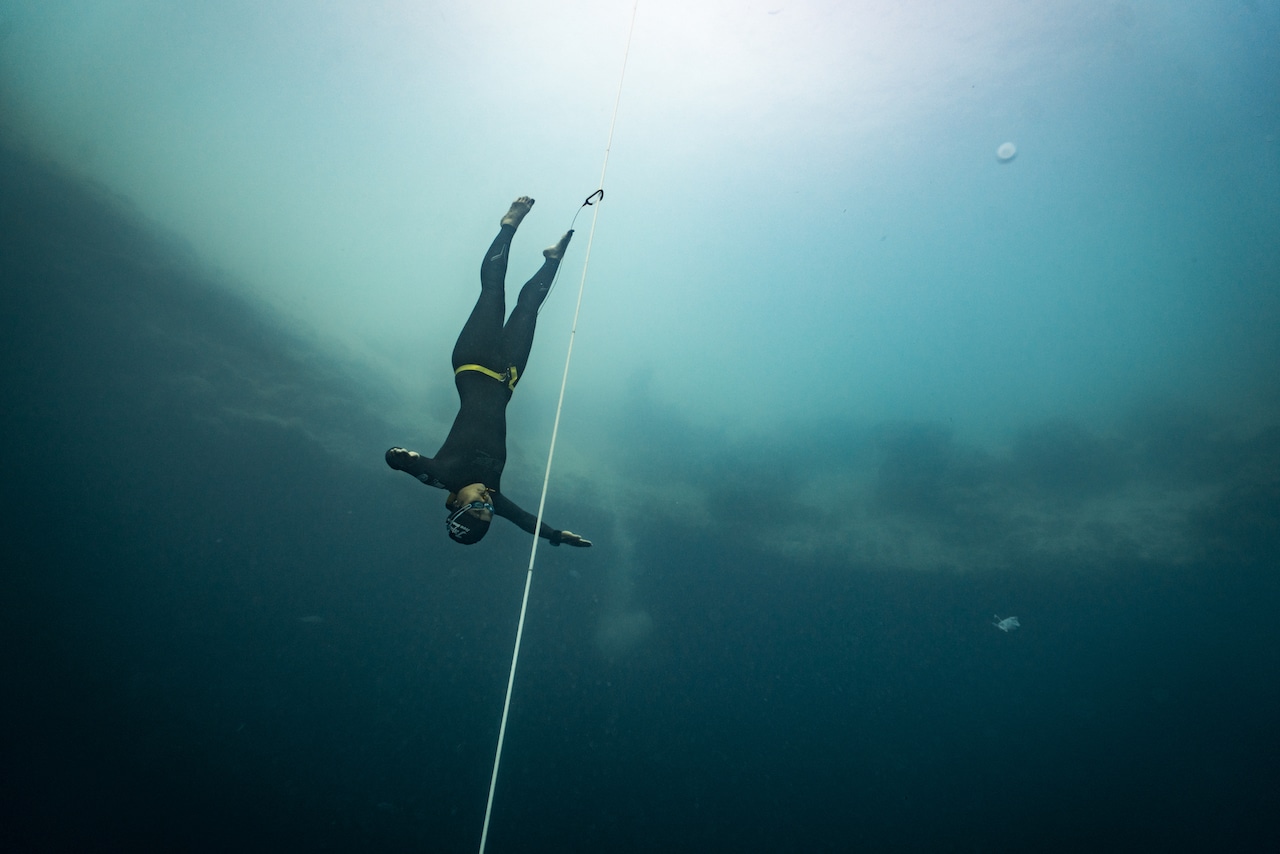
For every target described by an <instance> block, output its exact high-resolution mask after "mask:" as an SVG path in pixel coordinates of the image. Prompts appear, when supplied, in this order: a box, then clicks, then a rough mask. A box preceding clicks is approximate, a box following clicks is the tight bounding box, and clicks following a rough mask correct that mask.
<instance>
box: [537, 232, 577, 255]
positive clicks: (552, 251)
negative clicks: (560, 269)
mask: <svg viewBox="0 0 1280 854" xmlns="http://www.w3.org/2000/svg"><path fill="white" fill-rule="evenodd" d="M572 237H573V232H572V231H566V232H565V233H564V237H562V238H560V240H559V242H557V243H555V244H554V245H552V246H548V247H547V248H546V249H543V250H542V257H543V258H550V259H551V260H553V261H559V260H560V259H561V258H563V257H564V250H566V249H568V248H569V240H570V239H572Z"/></svg>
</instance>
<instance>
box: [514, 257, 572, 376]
mask: <svg viewBox="0 0 1280 854" xmlns="http://www.w3.org/2000/svg"><path fill="white" fill-rule="evenodd" d="M559 268H560V259H559V258H548V259H547V260H546V261H544V262H543V263H542V269H540V270H538V272H537V273H535V274H534V276H533V278H532V279H530V280H529V281H528V282H526V283H525V286H524V287H523V288H521V289H520V297H519V298H518V299H517V300H516V307H515V308H514V309H513V310H512V311H511V317H510V318H509V319H508V320H507V325H506V327H505V328H504V329H503V330H502V358H503V364H504V365H514V366H515V368H516V370H517V371H519V373H520V376H524V366H525V364H526V363H527V362H528V361H529V352H530V351H531V350H532V349H533V333H534V330H535V327H536V326H537V323H538V309H539V308H541V307H542V301H543V300H544V299H546V298H547V292H548V291H550V290H551V283H552V282H553V281H555V278H556V270H558V269H559Z"/></svg>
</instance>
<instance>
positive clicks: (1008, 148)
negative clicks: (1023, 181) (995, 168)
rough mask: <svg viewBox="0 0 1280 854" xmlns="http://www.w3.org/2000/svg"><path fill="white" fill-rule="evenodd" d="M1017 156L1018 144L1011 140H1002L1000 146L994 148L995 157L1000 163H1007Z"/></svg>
mask: <svg viewBox="0 0 1280 854" xmlns="http://www.w3.org/2000/svg"><path fill="white" fill-rule="evenodd" d="M1017 156H1018V146H1016V145H1014V144H1013V143H1012V142H1002V143H1000V147H999V148H997V149H996V159H997V160H999V161H1000V162H1001V163H1008V162H1009V161H1010V160H1012V159H1013V158H1015V157H1017Z"/></svg>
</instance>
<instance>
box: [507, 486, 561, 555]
mask: <svg viewBox="0 0 1280 854" xmlns="http://www.w3.org/2000/svg"><path fill="white" fill-rule="evenodd" d="M490 496H491V497H492V499H493V512H494V513H497V514H498V515H499V516H501V517H502V518H504V519H510V520H511V521H512V522H515V523H516V524H517V525H519V526H520V527H521V528H523V529H524V530H526V531H528V532H529V533H530V534H532V533H533V525H534V523H535V522H537V521H538V518H537V517H536V516H534V515H533V514H532V513H528V512H526V511H524V510H521V509H520V507H519V505H517V504H516V503H515V502H514V501H512V500H511V499H510V498H507V497H506V496H505V495H503V494H502V493H501V492H493V493H490ZM561 533H562V532H561V531H557V530H556V529H555V528H553V527H551V526H550V525H548V524H547V523H546V522H543V523H542V527H541V528H539V529H538V536H539V537H543V538H545V539H546V540H547V541H548V542H550V543H551V545H553V546H558V545H560V535H561Z"/></svg>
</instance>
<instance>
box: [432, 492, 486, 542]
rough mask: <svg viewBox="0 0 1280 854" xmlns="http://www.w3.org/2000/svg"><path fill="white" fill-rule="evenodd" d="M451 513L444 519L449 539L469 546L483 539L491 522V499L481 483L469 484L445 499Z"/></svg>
mask: <svg viewBox="0 0 1280 854" xmlns="http://www.w3.org/2000/svg"><path fill="white" fill-rule="evenodd" d="M444 505H445V507H448V508H449V510H450V511H451V512H450V513H449V518H447V519H445V522H444V524H445V526H446V527H447V528H448V529H449V539H451V540H453V541H454V542H455V543H462V545H464V546H470V545H473V544H475V543H478V542H480V541H481V540H482V539H484V535H485V534H486V533H488V531H489V523H490V522H491V521H492V520H493V498H492V496H491V495H490V494H489V488H488V487H487V486H485V485H484V484H483V483H471V484H467V485H466V486H464V487H462V489H460V490H458V491H457V492H456V493H450V494H449V497H448V498H447V499H445V502H444Z"/></svg>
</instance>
